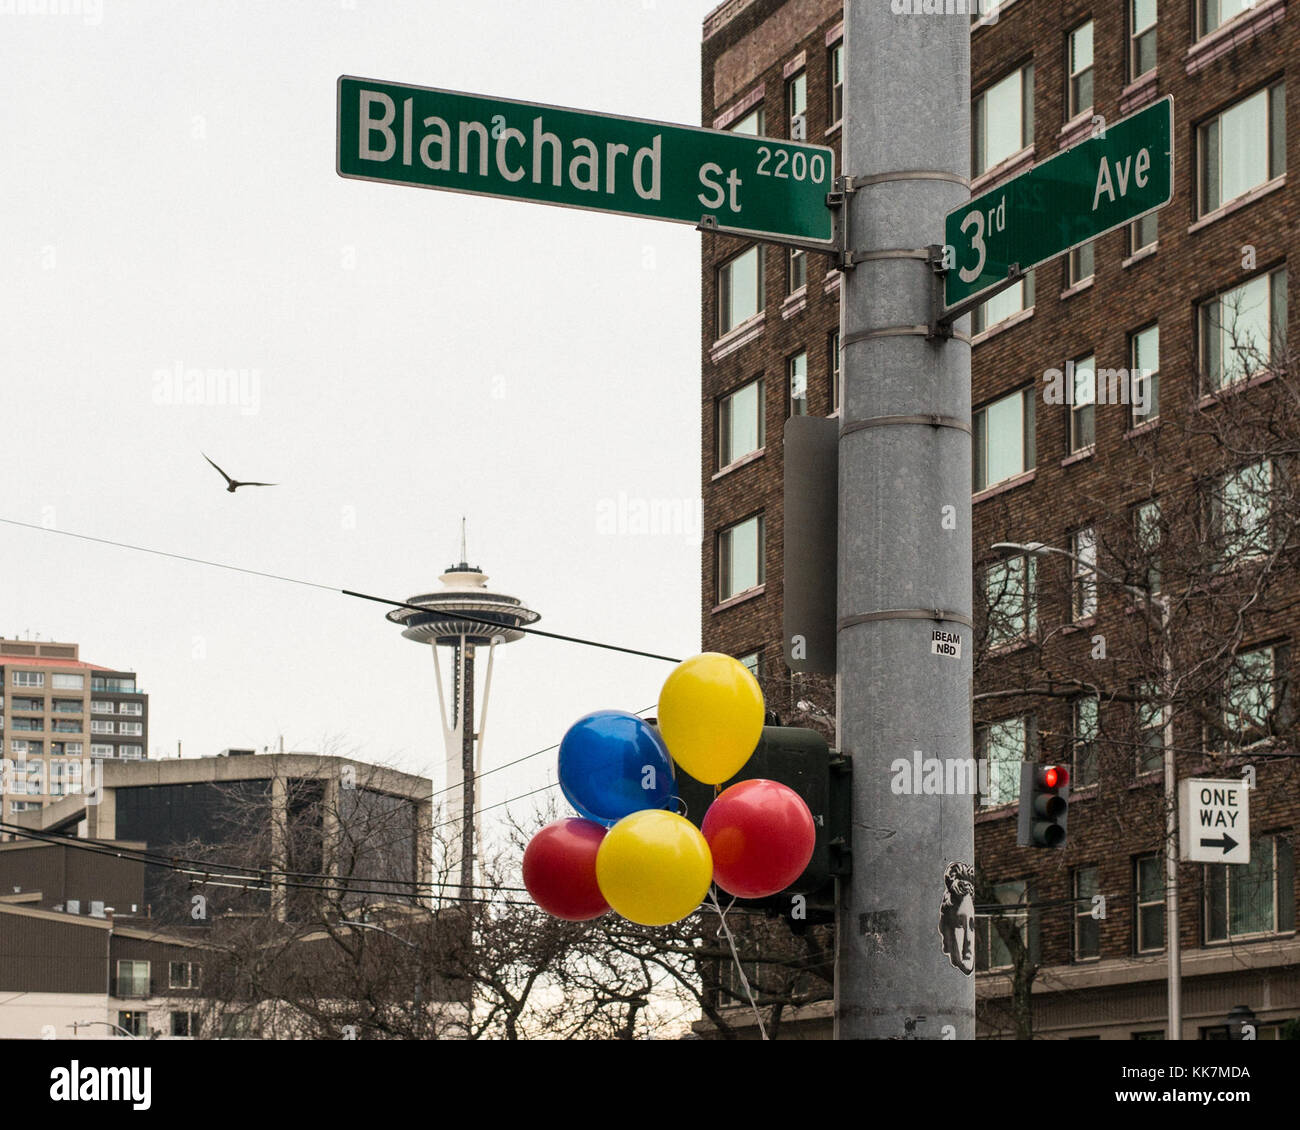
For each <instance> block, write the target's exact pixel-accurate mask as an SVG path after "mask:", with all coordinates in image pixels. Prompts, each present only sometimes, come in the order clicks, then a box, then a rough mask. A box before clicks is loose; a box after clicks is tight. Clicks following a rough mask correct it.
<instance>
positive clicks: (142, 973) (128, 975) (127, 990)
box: [115, 959, 149, 998]
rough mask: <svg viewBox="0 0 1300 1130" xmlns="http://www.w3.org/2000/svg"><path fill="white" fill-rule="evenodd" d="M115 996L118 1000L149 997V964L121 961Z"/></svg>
mask: <svg viewBox="0 0 1300 1130" xmlns="http://www.w3.org/2000/svg"><path fill="white" fill-rule="evenodd" d="M115 995H116V996H117V997H118V998H123V997H147V996H149V963H148V962H147V961H124V960H122V959H119V960H118V963H117V992H116V994H115Z"/></svg>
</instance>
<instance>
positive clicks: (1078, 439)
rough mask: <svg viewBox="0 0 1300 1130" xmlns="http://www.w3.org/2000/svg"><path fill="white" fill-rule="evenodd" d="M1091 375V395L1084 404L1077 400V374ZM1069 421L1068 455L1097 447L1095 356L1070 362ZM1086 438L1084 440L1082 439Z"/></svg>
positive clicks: (1091, 354) (1085, 356) (1090, 354)
mask: <svg viewBox="0 0 1300 1130" xmlns="http://www.w3.org/2000/svg"><path fill="white" fill-rule="evenodd" d="M1080 373H1090V374H1091V375H1092V393H1091V396H1090V399H1089V400H1087V401H1086V402H1080V400H1079V374H1080ZM1085 388H1086V383H1085ZM1067 391H1068V392H1069V394H1070V419H1069V427H1068V428H1067V429H1066V433H1067V435H1066V440H1067V442H1068V443H1069V445H1070V447H1069V452H1068V453H1069V454H1070V455H1078V454H1079V453H1080V452H1083V451H1091V450H1092V449H1093V448H1095V447H1096V446H1097V354H1096V353H1095V352H1093V353H1087V354H1085V355H1084V356H1082V357H1077V358H1075V359H1074V360H1073V361H1071V362H1070V387H1069V389H1068V390H1067ZM1085 436H1086V439H1085V438H1084V437H1085Z"/></svg>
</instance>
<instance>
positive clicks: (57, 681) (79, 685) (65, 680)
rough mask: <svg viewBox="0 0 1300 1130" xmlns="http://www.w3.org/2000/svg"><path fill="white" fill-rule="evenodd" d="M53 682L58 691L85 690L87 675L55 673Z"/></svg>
mask: <svg viewBox="0 0 1300 1130" xmlns="http://www.w3.org/2000/svg"><path fill="white" fill-rule="evenodd" d="M51 683H52V684H53V686H54V689H55V690H56V691H80V690H85V687H86V676H85V675H55V676H53V677H52V679H51Z"/></svg>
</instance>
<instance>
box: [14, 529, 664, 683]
mask: <svg viewBox="0 0 1300 1130" xmlns="http://www.w3.org/2000/svg"><path fill="white" fill-rule="evenodd" d="M0 523H4V524H5V525H8V526H18V527H20V528H22V529H25V530H36V531H38V532H40V533H46V534H59V535H61V536H63V537H68V538H77V539H78V540H80V541H89V542H95V543H96V544H98V545H111V546H114V547H115V548H117V549H129V550H131V551H132V552H134V553H149V554H152V555H154V556H155V557H169V558H171V559H172V560H174V561H188V562H189V563H190V564H192V565H207V566H209V567H210V568H213V569H227V570H229V571H230V572H232V573H245V574H247V575H248V576H251V577H262V578H265V579H267V580H272V581H284V582H285V583H286V584H291V585H305V586H307V587H308V588H314V589H324V590H325V591H326V592H336V593H341V594H342V595H343V596H350V597H354V598H356V599H358V600H369V601H373V602H375V603H376V604H387V605H390V606H391V607H393V608H410V609H412V610H413V611H415V612H425V613H428V612H430V611H431V609H429V608H425V607H422V606H421V605H418V604H409V603H407V602H406V601H404V600H389V599H388V598H387V597H382V596H372V595H371V594H369V593H364V592H353V591H352V590H351V589H345V588H339V587H337V586H335V585H322V584H320V583H318V582H316V581H304V580H302V579H300V578H298V577H286V576H283V575H282V574H279V573H264V572H262V571H261V570H259V569H248V568H245V567H244V566H242V565H227V564H225V563H224V562H221V561H209V560H208V559H206V558H203V557H190V556H188V555H186V554H184V553H170V552H168V551H167V550H163V549H151V548H150V547H148V546H144V545H132V544H131V543H130V542H124V541H114V540H113V539H112V538H97V537H92V536H91V535H90V534H79V533H75V532H73V531H72V530H54V529H50V528H48V527H46V526H38V525H36V524H35V523H33V522H20V521H18V520H17V519H16V518H5V517H0ZM454 617H455V619H457V620H468V621H470V622H471V623H474V624H483V625H486V626H488V627H491V628H495V629H497V630H498V631H501V630H503V629H505V628H507V627H508V628H509V630H510V631H512V632H522V633H524V634H525V635H530V636H543V637H545V638H546V639H552V640H562V641H563V642H565V643H578V644H583V645H584V646H586V647H598V648H603V649H604V650H606V651H619V652H622V653H624V654H625V655H639V656H641V657H642V658H645V659H660V660H663V662H665V663H680V662H681V660H680V659H677V658H674V657H673V656H671V655H660V654H658V653H657V652H653V651H642V650H640V649H639V648H634V647H621V646H619V645H618V644H612V643H602V642H601V641H599V640H589V639H584V638H583V637H581V636H566V635H562V634H560V633H559V632H546V631H543V630H542V629H540V628H524V627H519V626H515V625H505V624H502V623H501V622H500V621H499V620H491V619H488V618H486V617H484V616H475V615H474V614H473V613H469V612H461V611H459V610H457V611H456V612H455V613H454Z"/></svg>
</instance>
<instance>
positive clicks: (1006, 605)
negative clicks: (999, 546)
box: [984, 554, 1038, 647]
mask: <svg viewBox="0 0 1300 1130" xmlns="http://www.w3.org/2000/svg"><path fill="white" fill-rule="evenodd" d="M1036 572H1037V562H1036V560H1035V558H1034V557H1033V556H1032V555H1030V554H1021V555H1020V556H1018V557H1008V558H1006V559H1005V560H1003V561H998V562H995V563H993V564H991V565H989V566H988V568H987V569H986V570H985V572H984V597H985V607H986V608H987V609H988V628H987V642H988V646H989V647H1001V646H1002V645H1003V644H1008V643H1018V642H1019V641H1021V640H1025V639H1029V638H1030V637H1031V636H1033V634H1034V633H1035V632H1036V631H1037V628H1038V624H1037V618H1036V612H1035V606H1036V604H1037V599H1036V597H1037V594H1036V592H1035V587H1036V586H1035V580H1036Z"/></svg>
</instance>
